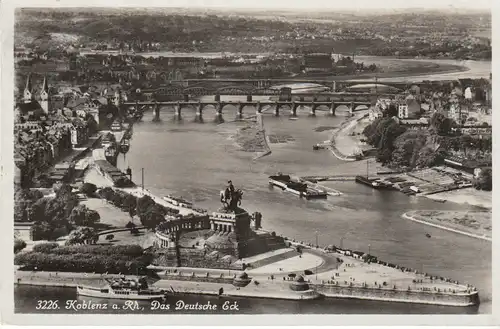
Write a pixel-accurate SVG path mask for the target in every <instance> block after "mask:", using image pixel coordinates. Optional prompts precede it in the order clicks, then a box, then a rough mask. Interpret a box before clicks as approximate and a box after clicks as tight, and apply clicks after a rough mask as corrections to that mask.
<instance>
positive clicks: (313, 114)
mask: <svg viewBox="0 0 500 329" xmlns="http://www.w3.org/2000/svg"><path fill="white" fill-rule="evenodd" d="M309 116H311V117H315V116H316V103H315V102H314V101H313V102H312V103H311V112H309Z"/></svg>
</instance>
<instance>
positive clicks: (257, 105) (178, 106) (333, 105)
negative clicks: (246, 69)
mask: <svg viewBox="0 0 500 329" xmlns="http://www.w3.org/2000/svg"><path fill="white" fill-rule="evenodd" d="M124 105H127V106H135V109H136V111H141V108H142V109H145V108H146V107H153V111H154V118H153V120H154V121H159V120H160V112H161V109H170V110H171V109H173V111H174V118H175V119H176V120H181V119H182V110H183V109H186V108H194V109H195V110H196V121H199V122H203V111H204V110H205V109H206V108H207V107H213V108H215V110H216V117H215V121H216V122H224V119H223V109H224V107H226V106H228V105H229V106H234V107H236V109H237V117H238V118H242V117H243V109H244V108H245V107H253V108H254V109H255V111H256V113H262V111H263V109H264V107H267V106H270V107H272V108H274V115H275V116H279V115H280V110H282V109H283V110H284V109H285V108H288V109H289V113H290V115H291V116H292V117H296V116H297V109H298V107H299V106H308V107H309V108H310V112H309V115H310V116H315V115H316V111H317V110H318V109H320V107H323V108H326V109H327V110H328V114H329V115H331V116H335V115H336V111H337V109H338V108H339V107H340V106H342V105H344V106H347V108H348V112H349V114H350V115H352V113H353V112H354V111H356V110H358V109H359V107H360V106H367V107H369V106H370V105H371V102H369V101H356V102H340V101H316V100H312V101H238V102H235V101H204V102H201V101H183V102H181V101H177V102H157V101H154V102H139V101H136V102H135V103H130V102H129V103H124Z"/></svg>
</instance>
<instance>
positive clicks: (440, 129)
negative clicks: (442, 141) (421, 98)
mask: <svg viewBox="0 0 500 329" xmlns="http://www.w3.org/2000/svg"><path fill="white" fill-rule="evenodd" d="M454 125H455V122H454V121H453V120H452V119H450V118H447V117H446V116H445V115H444V114H443V113H441V112H436V113H434V114H433V115H432V117H431V120H430V126H431V130H432V131H434V132H435V133H437V134H438V135H441V136H446V135H449V134H450V132H451V128H453V126H454Z"/></svg>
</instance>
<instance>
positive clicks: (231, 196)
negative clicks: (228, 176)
mask: <svg viewBox="0 0 500 329" xmlns="http://www.w3.org/2000/svg"><path fill="white" fill-rule="evenodd" d="M242 198H243V191H242V190H240V189H238V190H236V189H235V188H234V186H233V183H232V182H231V181H228V182H227V187H226V189H225V190H224V191H221V192H220V201H221V202H222V204H223V205H224V208H225V209H226V210H232V211H235V210H236V209H237V208H238V206H240V205H241V199H242Z"/></svg>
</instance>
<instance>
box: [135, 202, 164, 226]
mask: <svg viewBox="0 0 500 329" xmlns="http://www.w3.org/2000/svg"><path fill="white" fill-rule="evenodd" d="M140 218H141V223H142V225H144V226H145V227H147V228H149V229H155V228H156V227H157V226H158V225H159V224H160V223H162V222H164V221H165V215H163V214H162V213H161V212H159V211H158V209H157V208H156V207H154V206H153V207H150V208H149V209H148V210H147V211H146V212H145V213H144V215H142V216H141V217H140Z"/></svg>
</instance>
